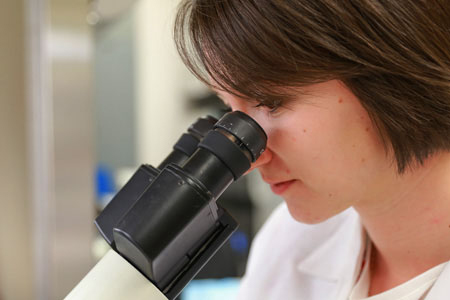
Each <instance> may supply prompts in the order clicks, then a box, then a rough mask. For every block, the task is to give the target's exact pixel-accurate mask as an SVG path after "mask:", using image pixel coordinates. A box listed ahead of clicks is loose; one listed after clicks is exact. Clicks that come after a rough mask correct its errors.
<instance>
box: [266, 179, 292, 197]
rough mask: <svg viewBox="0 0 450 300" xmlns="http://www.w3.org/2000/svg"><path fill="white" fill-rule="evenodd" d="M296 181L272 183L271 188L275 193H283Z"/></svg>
mask: <svg viewBox="0 0 450 300" xmlns="http://www.w3.org/2000/svg"><path fill="white" fill-rule="evenodd" d="M294 181H295V180H288V181H282V182H278V183H271V184H270V188H271V189H272V192H273V193H274V194H277V195H281V194H283V193H284V192H285V191H286V190H287V189H288V188H289V187H290V186H291V185H292V184H293V183H294Z"/></svg>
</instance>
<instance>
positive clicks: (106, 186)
mask: <svg viewBox="0 0 450 300" xmlns="http://www.w3.org/2000/svg"><path fill="white" fill-rule="evenodd" d="M95 181H96V184H95V188H96V194H97V198H96V202H97V205H98V206H99V208H104V207H105V206H106V204H108V202H109V201H110V200H111V199H112V197H113V196H114V194H115V193H116V183H115V180H114V173H113V171H112V170H111V169H110V168H109V167H108V166H106V165H103V164H98V165H97V169H96V170H95Z"/></svg>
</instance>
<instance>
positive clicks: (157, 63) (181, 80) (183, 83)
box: [134, 0, 205, 165]
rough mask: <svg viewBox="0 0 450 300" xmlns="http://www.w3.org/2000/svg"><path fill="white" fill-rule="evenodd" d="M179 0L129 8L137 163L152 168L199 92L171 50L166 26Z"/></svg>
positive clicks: (149, 0)
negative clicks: (133, 44)
mask: <svg viewBox="0 0 450 300" xmlns="http://www.w3.org/2000/svg"><path fill="white" fill-rule="evenodd" d="M178 3H179V0H164V1H160V0H141V1H138V2H137V4H136V5H135V6H134V12H135V14H136V17H135V22H136V23H135V26H136V31H135V41H136V47H135V49H136V60H135V61H136V62H137V65H136V74H137V75H136V95H137V106H136V107H137V112H136V116H137V120H136V122H137V126H136V128H137V130H138V133H137V142H138V145H137V151H138V153H137V161H139V162H148V163H151V164H153V165H157V164H158V163H159V162H160V161H161V160H162V159H163V158H164V157H165V156H166V155H167V154H168V152H169V151H170V150H171V149H172V146H173V144H174V142H175V141H176V140H177V139H178V137H179V136H180V135H181V133H182V132H184V131H185V130H186V128H187V127H188V126H189V124H191V123H192V122H193V121H195V119H196V118H197V117H198V115H193V114H192V112H189V111H188V109H187V108H186V103H187V97H190V96H194V95H195V94H199V93H202V92H204V91H205V88H204V87H203V86H202V85H201V84H199V83H198V81H197V80H196V79H194V77H193V76H192V75H191V74H190V73H189V72H188V71H187V69H186V67H185V66H184V65H183V63H182V62H181V60H180V58H179V57H178V54H177V52H176V49H175V46H174V42H173V38H172V36H173V35H172V27H173V21H174V16H175V10H176V6H177V4H178Z"/></svg>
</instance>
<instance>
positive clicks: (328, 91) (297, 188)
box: [218, 80, 396, 223]
mask: <svg viewBox="0 0 450 300" xmlns="http://www.w3.org/2000/svg"><path fill="white" fill-rule="evenodd" d="M218 95H219V97H220V98H222V99H223V101H224V102H225V104H226V105H228V106H229V107H231V108H232V110H239V111H243V112H245V113H247V114H248V115H250V116H251V117H253V118H254V119H255V120H256V121H257V122H258V123H259V124H260V125H261V126H262V127H263V128H264V130H265V131H266V133H267V136H268V143H267V150H266V151H265V152H264V154H263V155H262V156H261V157H260V158H259V159H258V160H257V161H256V163H255V164H254V165H253V167H254V168H258V170H259V172H260V173H261V176H262V178H263V180H264V181H265V182H267V183H268V184H269V185H270V186H271V188H272V191H273V192H274V193H275V194H279V195H281V196H282V197H283V198H284V199H285V201H286V203H287V206H288V208H289V211H290V213H291V214H292V216H293V217H294V218H295V219H297V220H298V221H301V222H304V223H317V222H321V221H323V220H326V219H328V218H330V217H331V216H333V215H335V214H337V213H339V212H341V211H343V210H345V209H346V208H348V207H349V206H352V205H355V204H358V203H362V202H364V201H374V200H376V198H378V197H381V196H382V195H381V194H380V191H382V190H383V189H382V187H383V186H384V185H385V184H386V182H389V178H392V176H395V174H396V173H395V165H394V164H393V159H392V158H391V157H389V155H387V154H386V151H385V148H384V146H383V143H382V141H381V139H380V137H379V135H378V133H377V131H376V128H375V127H374V125H373V124H372V122H371V120H370V118H369V116H368V114H367V112H366V110H365V109H364V108H363V107H362V106H361V104H360V102H359V100H358V99H357V98H356V97H355V95H353V93H351V92H350V90H349V89H348V88H347V87H346V86H345V85H344V84H343V83H342V82H340V81H337V80H333V81H328V82H325V83H319V84H314V85H311V86H308V87H306V88H302V89H301V90H300V89H299V94H298V96H296V99H295V100H294V101H292V102H289V103H288V104H287V106H286V107H281V108H279V109H277V110H276V111H275V112H271V111H270V109H269V108H265V107H255V104H257V102H256V101H255V102H254V103H252V102H251V101H250V102H249V101H246V100H243V99H241V98H238V97H236V96H234V95H231V94H228V93H226V92H223V91H218Z"/></svg>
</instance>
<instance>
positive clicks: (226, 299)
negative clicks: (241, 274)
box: [181, 278, 240, 300]
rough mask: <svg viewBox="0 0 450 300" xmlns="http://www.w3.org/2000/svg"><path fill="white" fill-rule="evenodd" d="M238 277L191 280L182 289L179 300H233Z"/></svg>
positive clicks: (236, 290) (237, 287)
mask: <svg viewBox="0 0 450 300" xmlns="http://www.w3.org/2000/svg"><path fill="white" fill-rule="evenodd" d="M239 282H240V279H239V278H223V279H201V280H193V281H191V282H190V283H189V284H188V286H187V287H186V288H185V289H184V290H183V293H182V294H181V300H199V299H208V300H233V299H236V297H237V292H238V289H239Z"/></svg>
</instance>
